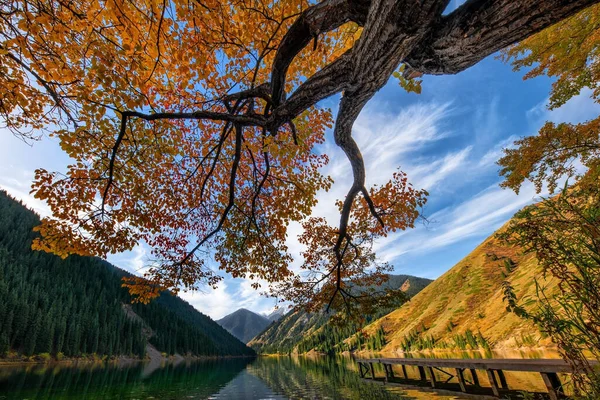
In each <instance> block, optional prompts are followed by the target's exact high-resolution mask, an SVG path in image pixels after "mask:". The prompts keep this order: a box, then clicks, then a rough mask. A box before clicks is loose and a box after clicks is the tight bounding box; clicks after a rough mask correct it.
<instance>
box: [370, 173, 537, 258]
mask: <svg viewBox="0 0 600 400" xmlns="http://www.w3.org/2000/svg"><path fill="white" fill-rule="evenodd" d="M538 198H539V197H538V195H536V193H535V188H534V187H533V185H531V184H525V185H524V186H523V187H522V189H521V191H520V192H519V195H517V194H515V193H514V192H513V191H511V190H505V189H502V188H500V187H499V186H498V185H497V184H494V185H491V186H489V187H488V188H486V189H485V190H483V191H481V192H480V193H478V194H477V195H475V196H474V197H472V198H470V199H469V200H466V201H464V202H462V203H460V204H458V205H456V206H451V207H447V208H444V209H442V210H440V211H438V212H436V213H434V214H433V215H431V217H430V220H431V221H432V223H431V225H429V226H427V227H426V228H425V227H422V228H418V229H415V230H412V231H407V232H401V233H400V234H396V235H392V236H391V237H390V238H388V239H387V240H386V242H385V243H383V244H381V243H380V246H379V248H380V250H379V256H380V257H381V258H382V259H383V260H384V261H388V262H392V261H393V260H394V259H396V258H397V257H399V256H400V255H402V254H406V253H408V252H413V253H423V252H426V251H432V250H435V249H440V248H443V247H446V246H449V245H452V244H455V243H457V242H460V241H463V240H465V239H468V238H472V237H481V238H484V237H487V236H489V235H490V234H491V233H492V232H494V231H495V230H497V229H498V228H499V227H500V226H502V225H503V224H504V223H505V222H506V221H507V220H508V219H510V218H511V217H512V216H513V215H514V213H515V212H517V211H518V210H520V209H521V208H523V207H524V206H525V205H527V204H530V203H532V202H534V201H536V199H538ZM400 237H402V238H401V240H400Z"/></svg>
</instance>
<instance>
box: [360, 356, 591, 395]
mask: <svg viewBox="0 0 600 400" xmlns="http://www.w3.org/2000/svg"><path fill="white" fill-rule="evenodd" d="M356 361H357V362H358V366H359V373H360V376H361V378H367V377H368V375H370V376H371V378H372V379H374V380H377V379H378V378H377V377H376V376H375V369H374V367H373V364H382V365H383V369H384V371H385V377H383V380H384V381H385V382H389V381H392V380H395V379H396V377H395V376H394V371H393V369H392V365H400V366H401V367H402V375H403V378H402V377H400V378H401V379H400V381H402V380H408V379H409V377H408V374H407V371H406V367H407V366H411V367H416V368H417V369H418V372H419V380H420V381H422V382H423V381H429V383H430V385H431V387H432V388H437V387H438V386H439V387H440V388H441V386H443V385H440V382H438V381H437V379H436V377H435V374H434V370H437V371H440V372H441V373H443V374H446V375H447V376H449V378H448V379H447V380H446V381H445V382H444V383H448V382H449V381H451V380H452V379H456V380H457V381H458V388H460V391H461V392H463V393H469V392H477V393H482V391H481V385H480V384H479V379H478V377H477V372H476V371H477V370H482V371H485V372H486V373H487V377H488V380H489V382H490V386H491V391H492V394H493V395H494V396H496V397H500V395H501V394H504V392H508V391H510V389H509V387H508V384H507V382H506V378H505V376H504V371H519V372H538V373H540V375H541V377H542V380H543V381H544V384H545V386H546V388H547V389H548V395H549V396H550V399H552V400H558V399H561V398H565V393H564V389H563V386H562V383H561V381H560V379H559V377H558V373H571V372H573V371H572V368H571V366H570V365H569V364H568V363H566V362H565V361H564V360H560V359H439V358H437V359H435V358H434V359H432V358H367V359H358V360H356ZM590 365H592V367H595V366H597V365H598V363H596V362H593V361H590ZM447 370H452V371H453V372H454V373H451V372H448V371H447ZM466 370H469V372H470V376H471V381H468V380H467V379H466V378H465V371H466ZM379 380H381V379H379ZM447 387H448V386H446V388H447ZM475 388H476V390H473V389H475Z"/></svg>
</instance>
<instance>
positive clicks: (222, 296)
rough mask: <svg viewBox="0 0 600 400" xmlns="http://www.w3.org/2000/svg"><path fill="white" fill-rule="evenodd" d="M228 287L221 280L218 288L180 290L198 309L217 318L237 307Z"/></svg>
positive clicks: (181, 294)
mask: <svg viewBox="0 0 600 400" xmlns="http://www.w3.org/2000/svg"><path fill="white" fill-rule="evenodd" d="M227 287H228V286H227V283H226V282H221V283H220V285H219V287H218V288H217V289H209V291H207V292H200V291H195V292H180V293H179V297H181V298H182V299H183V300H185V301H187V302H188V303H190V304H191V305H192V306H193V307H194V308H196V309H197V310H199V311H201V312H202V313H204V314H206V315H208V316H210V317H211V318H212V319H214V320H217V319H221V318H223V317H224V316H226V315H227V314H229V313H231V312H233V311H235V310H236V309H237V307H236V302H235V300H234V299H233V297H232V295H231V294H230V293H229V292H228V290H227Z"/></svg>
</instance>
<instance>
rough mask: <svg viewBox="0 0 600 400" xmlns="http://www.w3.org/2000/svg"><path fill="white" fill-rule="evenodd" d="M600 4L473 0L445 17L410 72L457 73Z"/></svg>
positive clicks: (417, 51)
mask: <svg viewBox="0 0 600 400" xmlns="http://www.w3.org/2000/svg"><path fill="white" fill-rule="evenodd" d="M596 3H598V0H527V1H515V0H469V1H467V2H466V3H465V4H463V5H462V6H461V7H459V8H458V9H457V10H455V11H454V12H452V13H451V14H449V15H448V16H445V17H442V18H441V19H440V20H439V21H438V22H437V23H436V24H435V26H434V27H433V29H432V30H431V34H430V35H429V36H428V37H426V38H425V40H423V41H422V42H421V43H419V45H418V46H417V47H415V48H414V49H413V50H412V52H411V53H410V55H409V56H408V57H406V59H405V60H404V62H405V63H406V64H407V65H408V66H409V67H410V68H407V69H406V74H414V73H415V72H418V73H420V74H432V75H442V74H456V73H458V72H460V71H463V70H465V69H467V68H469V67H471V66H473V65H475V64H476V63H478V62H479V61H481V60H482V59H484V58H485V57H487V56H489V55H490V54H492V53H494V52H496V51H499V50H501V49H503V48H506V47H507V46H510V45H511V44H514V43H516V42H518V41H520V40H523V39H526V38H527V37H529V36H531V35H533V34H535V33H537V32H539V31H541V30H543V29H544V28H547V27H549V26H550V25H552V24H555V23H556V22H558V21H561V20H563V19H565V18H567V17H569V16H571V15H573V14H575V13H577V12H579V11H581V10H583V9H585V8H587V7H589V6H591V5H593V4H596Z"/></svg>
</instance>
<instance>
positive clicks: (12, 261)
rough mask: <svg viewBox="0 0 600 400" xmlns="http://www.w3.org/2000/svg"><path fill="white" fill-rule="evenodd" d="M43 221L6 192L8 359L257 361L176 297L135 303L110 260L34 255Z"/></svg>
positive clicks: (1, 307)
mask: <svg viewBox="0 0 600 400" xmlns="http://www.w3.org/2000/svg"><path fill="white" fill-rule="evenodd" d="M39 222H40V219H39V217H38V216H37V215H36V214H35V213H34V212H32V211H30V210H29V209H27V208H26V207H25V206H23V205H22V204H21V203H19V202H18V201H16V200H14V199H13V198H11V197H10V196H9V195H8V194H7V193H6V192H4V191H0V357H2V356H4V355H5V354H7V353H13V354H14V353H17V354H23V355H26V356H30V355H33V354H43V353H48V354H52V355H58V354H59V353H63V354H64V355H66V356H69V357H79V356H81V355H83V354H88V355H89V354H97V355H107V356H111V355H124V356H138V357H143V356H144V355H145V353H146V345H147V344H148V343H150V344H152V345H153V346H154V347H155V348H157V349H158V350H159V351H160V352H164V353H166V354H175V353H178V354H182V355H183V354H190V355H197V356H204V355H206V356H214V355H252V354H254V352H253V351H252V350H251V349H250V348H248V347H246V346H245V345H244V344H243V343H241V342H240V341H239V340H237V339H236V338H235V337H233V336H231V335H230V334H229V333H228V332H227V331H226V330H224V329H223V328H222V327H220V326H219V325H218V324H217V323H216V322H215V321H213V320H211V319H210V318H209V317H208V316H206V315H204V314H202V313H200V312H198V311H197V310H196V309H194V308H193V307H192V306H191V305H190V304H188V303H186V302H185V301H183V300H181V299H180V298H179V297H176V296H174V295H172V294H171V293H169V292H163V293H162V294H161V296H160V297H159V298H158V299H156V300H154V301H152V302H150V303H149V304H147V305H144V304H139V303H134V304H130V303H131V298H130V296H129V293H128V292H127V290H126V289H124V288H123V287H122V286H121V285H122V281H121V278H122V277H124V276H127V275H129V274H128V273H127V272H125V271H123V270H121V269H119V268H117V267H114V266H113V265H111V264H109V263H107V262H106V261H103V260H100V259H98V258H92V257H80V256H69V257H67V258H66V259H61V258H60V257H57V256H55V255H52V254H48V253H44V252H41V251H33V250H31V242H32V240H33V238H34V237H36V235H37V234H36V233H35V232H33V227H34V226H37V225H39Z"/></svg>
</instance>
